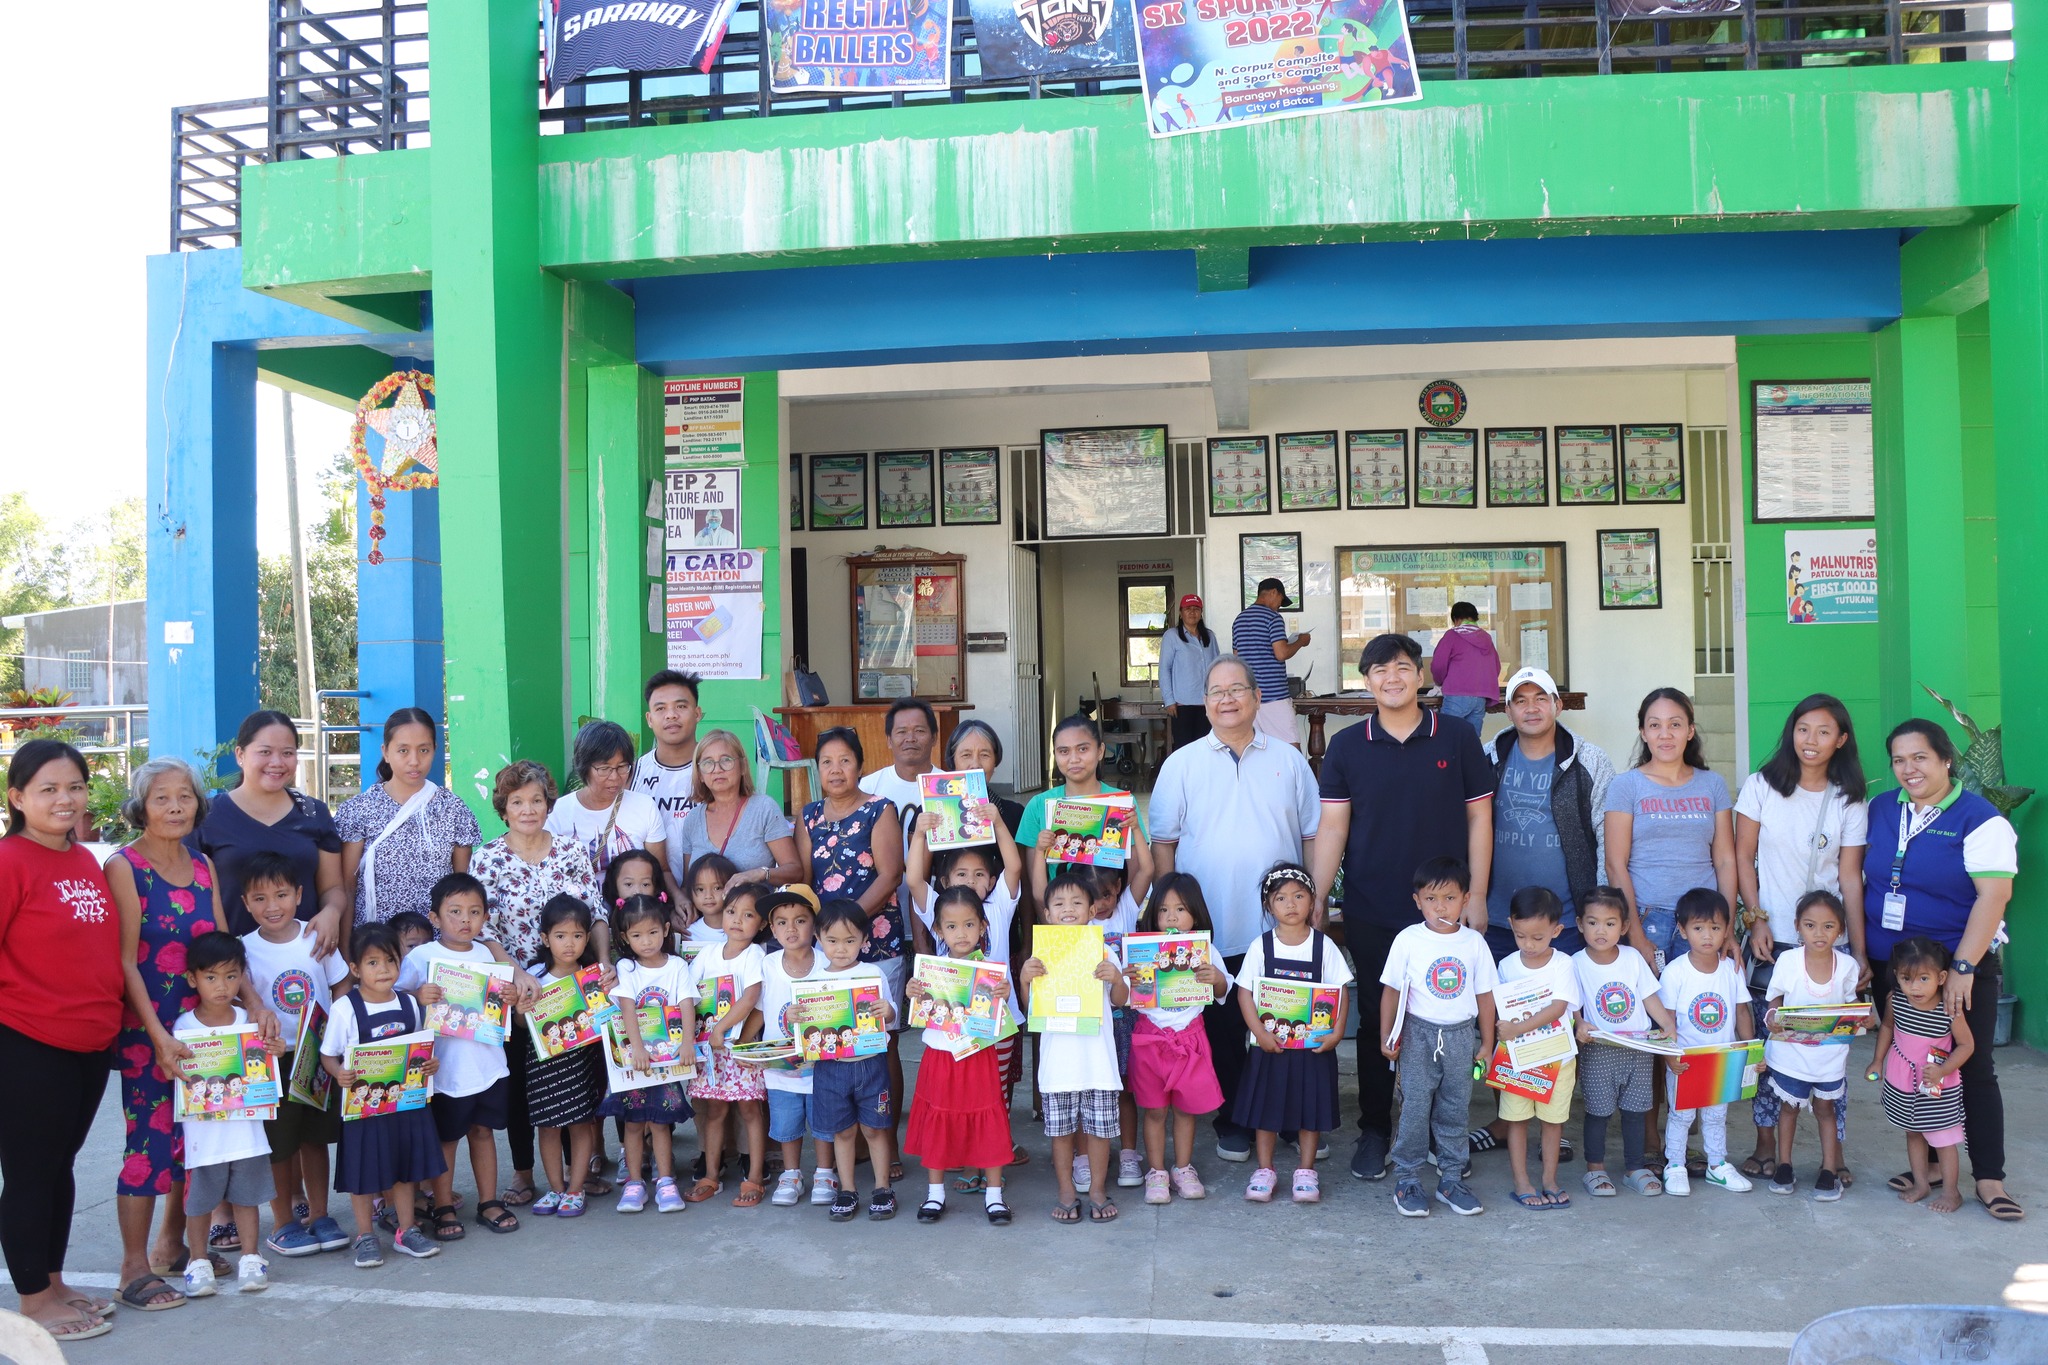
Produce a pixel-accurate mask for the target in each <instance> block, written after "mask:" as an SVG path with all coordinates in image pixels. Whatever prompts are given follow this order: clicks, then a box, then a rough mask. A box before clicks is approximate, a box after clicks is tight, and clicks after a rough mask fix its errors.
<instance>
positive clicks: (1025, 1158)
mask: <svg viewBox="0 0 2048 1365" xmlns="http://www.w3.org/2000/svg"><path fill="white" fill-rule="evenodd" d="M1010 1164H1011V1165H1012V1166H1028V1165H1030V1164H1031V1153H1029V1152H1027V1151H1025V1150H1024V1149H1023V1148H1022V1147H1019V1146H1018V1145H1017V1144H1016V1143H1014V1142H1013V1143H1011V1144H1010Z"/></svg>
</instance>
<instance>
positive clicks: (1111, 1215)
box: [1088, 1199, 1117, 1223]
mask: <svg viewBox="0 0 2048 1365" xmlns="http://www.w3.org/2000/svg"><path fill="white" fill-rule="evenodd" d="M1116 1218H1117V1207H1116V1201H1115V1200H1114V1199H1105V1200H1103V1201H1102V1202H1101V1203H1099V1204H1090V1205H1089V1206H1088V1221H1089V1222H1091V1223H1114V1222H1115V1221H1116Z"/></svg>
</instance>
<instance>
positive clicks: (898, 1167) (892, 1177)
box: [889, 1161, 903, 1185]
mask: <svg viewBox="0 0 2048 1365" xmlns="http://www.w3.org/2000/svg"><path fill="white" fill-rule="evenodd" d="M902 1178H903V1163H902V1162H900V1161H892V1162H890V1163H889V1183H890V1184H891V1185H894V1184H895V1183H896V1182H897V1181H899V1180H901V1179H902Z"/></svg>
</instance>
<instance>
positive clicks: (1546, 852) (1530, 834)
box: [1486, 744, 1578, 928]
mask: <svg viewBox="0 0 2048 1365" xmlns="http://www.w3.org/2000/svg"><path fill="white" fill-rule="evenodd" d="M1556 778H1557V755H1556V754H1545V755H1544V756H1543V757H1542V758H1525V757H1523V755H1522V746H1521V745H1519V744H1511V745H1509V746H1508V756H1507V762H1506V763H1505V764H1504V765H1503V766H1502V768H1501V773H1500V790H1499V791H1498V792H1497V793H1496V794H1495V795H1494V798H1493V875H1492V879H1491V881H1490V882H1489V883H1488V885H1487V888H1486V921H1487V923H1489V924H1494V925H1498V926H1500V927H1502V928H1505V927H1506V926H1507V922H1508V902H1509V901H1510V900H1512V899H1514V895H1515V892H1517V891H1519V890H1521V889H1522V888H1523V887H1525V886H1547V887H1549V888H1550V889H1551V890H1552V891H1555V892H1556V893H1557V898H1558V899H1559V900H1561V901H1563V902H1564V922H1565V923H1566V924H1567V925H1570V924H1575V923H1577V922H1578V915H1577V913H1576V911H1575V910H1574V908H1573V906H1572V887H1571V879H1570V877H1568V876H1567V875H1566V873H1565V865H1564V847H1563V845H1562V844H1560V843H1559V842H1558V838H1557V822H1556V821H1555V820H1554V819H1553V818H1552V817H1551V813H1550V784H1551V783H1552V782H1553V781H1555V780H1556Z"/></svg>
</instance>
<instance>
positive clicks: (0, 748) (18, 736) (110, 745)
mask: <svg viewBox="0 0 2048 1365" xmlns="http://www.w3.org/2000/svg"><path fill="white" fill-rule="evenodd" d="M138 718H140V720H141V724H140V725H138V724H137V723H136V722H137V719H138ZM51 730H70V731H73V732H74V733H76V734H77V735H78V736H79V738H78V739H77V740H75V741H73V742H74V744H75V745H76V747H77V749H78V751H79V752H80V753H82V754H85V755H86V756H88V757H92V758H97V757H99V756H100V755H103V754H111V755H114V756H116V757H117V758H118V759H119V760H120V762H119V764H118V766H119V767H120V769H121V772H122V775H123V776H126V774H127V771H128V755H129V753H130V752H131V751H132V750H135V749H138V748H145V747H147V746H148V744H149V734H148V731H149V707H148V705H147V704H144V705H127V706H12V707H8V706H0V759H5V758H8V757H11V756H12V755H13V753H14V751H15V750H17V749H19V748H20V747H21V744H22V740H23V738H24V736H27V735H30V734H33V733H36V732H42V733H45V734H47V733H48V732H49V731H51ZM138 731H140V732H141V737H140V738H138V737H137V732H138Z"/></svg>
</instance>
